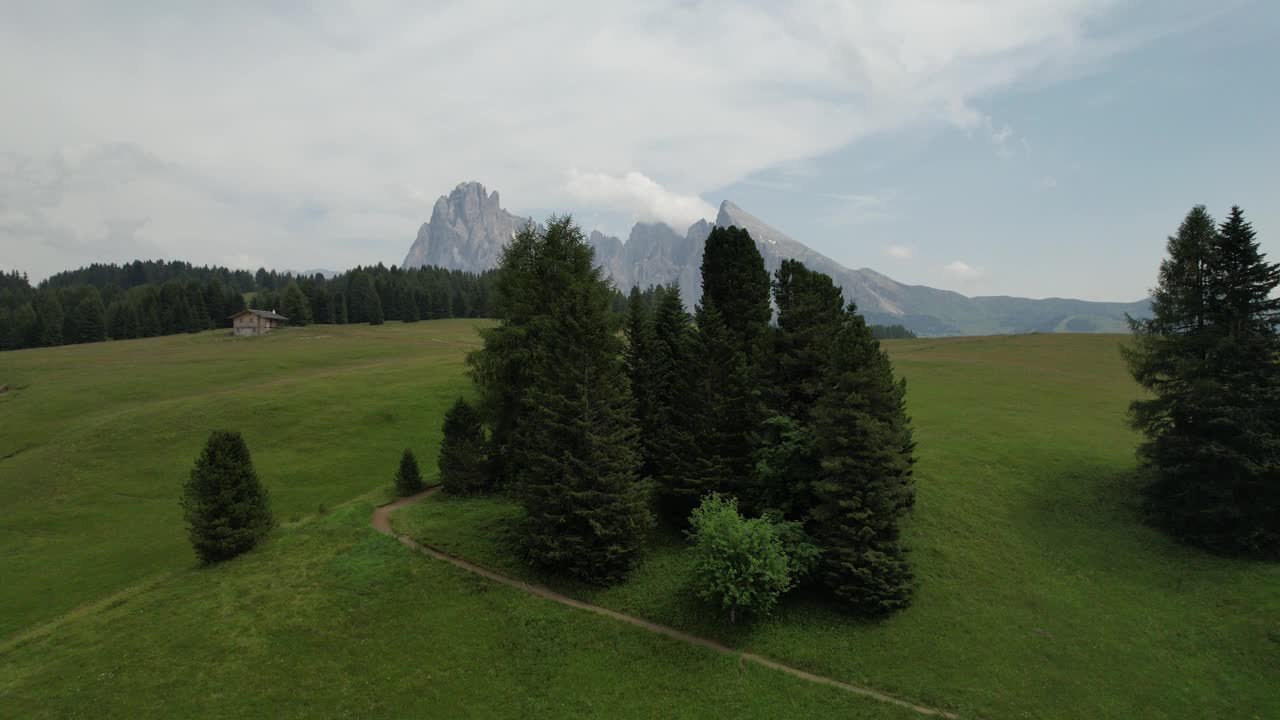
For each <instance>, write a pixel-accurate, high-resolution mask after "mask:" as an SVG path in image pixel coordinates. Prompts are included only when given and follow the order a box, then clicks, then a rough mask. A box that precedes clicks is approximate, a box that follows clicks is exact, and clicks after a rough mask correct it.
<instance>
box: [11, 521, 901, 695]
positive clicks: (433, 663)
mask: <svg viewBox="0 0 1280 720" xmlns="http://www.w3.org/2000/svg"><path fill="white" fill-rule="evenodd" d="M371 511H372V506H371V505H369V504H366V503H355V504H351V505H349V506H347V507H344V508H341V509H339V510H336V511H334V512H332V513H330V514H328V515H326V516H323V517H321V518H319V519H316V520H312V521H309V522H304V523H301V524H299V525H297V526H294V527H289V528H285V529H283V530H282V531H280V532H278V533H277V534H276V535H275V536H274V537H273V538H272V539H271V540H270V541H269V542H268V543H267V544H266V545H265V546H264V547H262V548H260V549H258V550H256V551H255V552H252V553H249V554H247V555H245V556H243V557H241V558H238V559H236V560H233V561H230V562H227V563H224V564H222V565H219V566H216V567H212V568H208V569H191V568H188V569H185V570H181V571H178V572H176V573H175V574H174V575H173V576H172V577H171V578H169V579H168V580H166V581H165V582H163V583H160V584H158V585H156V586H155V587H153V588H151V589H149V590H146V591H145V592H141V593H139V594H137V595H136V596H133V597H130V598H128V599H125V600H122V601H120V602H116V603H112V604H110V605H109V606H108V607H105V608H102V609H100V610H99V611H97V612H95V613H92V614H90V615H87V616H85V617H82V618H80V619H78V620H76V621H75V622H74V623H71V624H69V625H67V626H64V627H62V628H60V629H58V630H56V631H54V632H51V633H48V634H45V635H41V636H38V637H35V638H33V639H30V640H28V641H25V642H23V643H20V644H19V645H18V646H17V647H13V648H10V649H8V650H0V716H3V717H6V718H33V719H35V718H81V717H83V718H95V719H104V718H129V719H130V720H135V719H138V718H197V717H227V718H240V717H245V718H248V717H263V718H318V717H324V718H337V717H370V718H382V717H388V718H391V717H394V718H411V717H420V718H426V717H432V718H462V717H485V718H541V717H566V718H603V717H608V718H653V717H662V718H783V717H795V718H813V717H823V718H850V719H852V718H899V719H902V718H909V717H914V716H913V715H912V714H911V713H909V712H908V711H906V710H901V709H899V708H896V707H892V706H887V705H883V704H880V703H877V702H875V701H872V700H868V699H864V698H859V697H855V696H851V695H849V694H847V693H844V692H842V691H839V690H836V689H834V688H830V687H826V686H821V685H815V684H812V683H808V682H805V681H802V680H798V679H796V678H792V677H790V676H787V675H783V674H782V673H779V672H775V671H772V670H767V669H764V668H762V667H759V666H757V665H754V664H744V663H739V662H738V661H737V660H736V659H734V658H731V657H728V656H724V655H720V654H718V653H715V652H712V651H710V650H706V649H703V648H697V647H690V646H687V645H683V644H681V643H677V642H675V641H672V640H667V639H665V638H662V637H659V636H656V635H653V634H651V633H648V632H647V631H644V630H641V629H639V628H635V627H632V626H630V625H626V624H623V623H619V622H616V621H614V620H610V619H608V618H603V617H598V616H595V615H592V614H590V613H585V612H582V611H579V610H574V609H570V608H567V607H564V606H561V605H557V604H555V603H552V602H550V601H546V600H542V599H539V598H535V597H533V596H530V595H527V594H525V593H522V592H520V591H518V590H514V589H511V588H507V587H504V586H501V585H497V584H495V583H492V582H490V581H487V580H484V579H481V578H478V577H476V576H474V575H470V574H468V573H466V572H464V571H462V570H459V569H457V568H455V567H453V566H452V565H448V564H446V563H442V562H438V561H434V560H430V559H427V558H424V557H422V556H420V555H417V554H416V553H413V552H411V551H409V550H408V549H407V548H405V547H404V546H402V545H400V544H399V543H396V542H395V541H393V540H391V539H390V538H387V537H383V536H381V535H377V534H375V533H373V532H372V530H370V529H369V517H370V513H371Z"/></svg>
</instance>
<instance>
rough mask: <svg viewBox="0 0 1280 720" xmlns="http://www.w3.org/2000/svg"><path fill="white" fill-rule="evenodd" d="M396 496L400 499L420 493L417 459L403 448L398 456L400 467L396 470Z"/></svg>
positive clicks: (420, 476) (420, 482)
mask: <svg viewBox="0 0 1280 720" xmlns="http://www.w3.org/2000/svg"><path fill="white" fill-rule="evenodd" d="M395 481H396V494H397V495H399V496H401V497H406V496H409V495H414V494H416V493H419V492H422V488H423V485H422V473H421V472H420V471H419V470H418V459H417V458H416V457H414V456H413V451H412V450H410V449H409V448H405V449H404V452H403V453H402V454H401V455H400V467H399V468H397V469H396V478H395Z"/></svg>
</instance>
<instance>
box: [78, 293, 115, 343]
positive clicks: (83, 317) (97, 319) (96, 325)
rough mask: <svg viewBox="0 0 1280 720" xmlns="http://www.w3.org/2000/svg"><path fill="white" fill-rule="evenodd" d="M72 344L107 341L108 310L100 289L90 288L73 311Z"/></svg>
mask: <svg viewBox="0 0 1280 720" xmlns="http://www.w3.org/2000/svg"><path fill="white" fill-rule="evenodd" d="M70 319H71V326H72V330H73V332H74V336H73V337H72V338H71V341H72V342H78V343H90V342H102V341H103V340H106V339H107V310H106V308H105V307H103V305H102V296H101V295H100V294H99V293H98V289H97V288H94V287H89V288H88V290H87V291H86V292H85V293H84V297H83V298H81V299H80V302H78V303H77V304H76V306H75V309H74V310H72V311H71V318H70Z"/></svg>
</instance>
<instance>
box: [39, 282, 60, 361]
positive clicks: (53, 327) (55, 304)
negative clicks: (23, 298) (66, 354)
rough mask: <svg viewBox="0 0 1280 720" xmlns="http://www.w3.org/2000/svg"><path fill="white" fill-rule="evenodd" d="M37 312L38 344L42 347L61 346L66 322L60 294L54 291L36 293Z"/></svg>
mask: <svg viewBox="0 0 1280 720" xmlns="http://www.w3.org/2000/svg"><path fill="white" fill-rule="evenodd" d="M35 311H36V319H37V325H36V327H37V330H36V344H37V345H40V346H42V347H51V346H53V345H61V344H62V343H63V339H62V323H63V320H64V316H63V312H62V303H61V301H59V299H58V292H57V291H56V290H52V289H46V290H42V291H40V292H39V293H36V302H35Z"/></svg>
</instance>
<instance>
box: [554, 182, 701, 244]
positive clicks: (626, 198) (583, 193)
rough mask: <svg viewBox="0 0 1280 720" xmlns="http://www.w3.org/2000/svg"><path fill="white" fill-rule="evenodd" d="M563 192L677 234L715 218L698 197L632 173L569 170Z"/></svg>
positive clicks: (595, 205) (580, 201) (591, 204)
mask: <svg viewBox="0 0 1280 720" xmlns="http://www.w3.org/2000/svg"><path fill="white" fill-rule="evenodd" d="M565 190H566V191H567V192H568V193H569V196H570V197H571V198H572V199H573V200H574V201H576V202H579V203H585V204H587V205H589V206H592V207H606V208H613V209H620V210H624V211H626V212H629V213H631V215H632V216H633V217H634V218H635V219H637V220H645V221H650V222H652V221H657V222H663V223H666V224H668V225H670V226H671V227H673V228H675V229H676V230H679V231H683V230H684V229H685V228H686V227H688V226H689V225H692V224H693V223H695V222H697V221H698V220H701V219H704V218H705V219H712V220H713V219H715V216H716V208H715V207H713V206H712V205H711V204H710V203H708V202H706V201H705V200H703V199H702V198H700V197H698V196H697V195H680V194H678V193H673V192H671V191H670V190H667V189H666V188H663V187H662V186H661V185H659V184H658V183H656V182H654V181H653V180H651V179H649V178H647V177H645V176H644V175H642V174H640V173H638V172H634V171H633V172H629V173H627V174H626V175H624V176H622V177H615V176H613V175H606V174H605V173H584V172H579V171H577V170H571V171H570V172H569V180H568V182H567V183H565Z"/></svg>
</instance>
